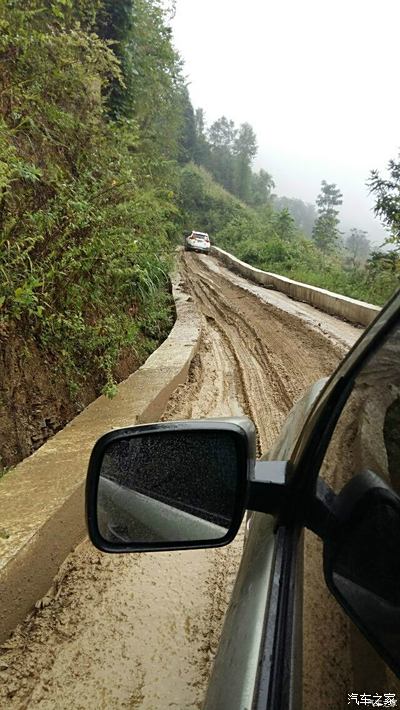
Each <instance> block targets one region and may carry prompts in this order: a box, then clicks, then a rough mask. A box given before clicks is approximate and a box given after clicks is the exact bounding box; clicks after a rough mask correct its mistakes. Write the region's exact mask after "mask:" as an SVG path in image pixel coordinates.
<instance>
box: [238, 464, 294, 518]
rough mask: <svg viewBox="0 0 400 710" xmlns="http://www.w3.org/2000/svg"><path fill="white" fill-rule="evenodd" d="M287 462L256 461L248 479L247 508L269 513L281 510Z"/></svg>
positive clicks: (286, 486)
mask: <svg viewBox="0 0 400 710" xmlns="http://www.w3.org/2000/svg"><path fill="white" fill-rule="evenodd" d="M288 464H289V462H288V461H256V464H255V467H254V469H253V471H252V473H251V475H250V478H249V481H248V496H247V503H246V508H247V509H248V510H253V511H257V512H259V513H269V514H271V515H275V514H279V513H281V512H282V510H283V508H284V507H285V503H286V500H287V494H288V484H287V482H286V479H287V467H288Z"/></svg>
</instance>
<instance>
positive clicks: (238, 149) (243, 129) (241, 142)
mask: <svg viewBox="0 0 400 710" xmlns="http://www.w3.org/2000/svg"><path fill="white" fill-rule="evenodd" d="M233 152H234V155H235V157H236V170H235V194H236V195H238V197H240V198H241V199H242V200H244V201H245V202H247V201H248V200H249V197H250V181H251V164H252V162H253V158H254V157H255V155H256V153H257V139H256V134H255V133H254V130H253V128H252V127H251V126H250V124H249V123H242V124H241V126H240V128H239V131H238V132H237V135H236V137H235V140H234V144H233Z"/></svg>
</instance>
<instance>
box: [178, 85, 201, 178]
mask: <svg viewBox="0 0 400 710" xmlns="http://www.w3.org/2000/svg"><path fill="white" fill-rule="evenodd" d="M181 107H182V108H181V111H182V118H183V120H182V127H181V131H180V137H179V153H178V160H179V162H180V163H182V164H184V163H188V162H189V161H191V160H195V159H196V155H197V134H196V122H195V116H194V111H193V106H192V103H191V101H190V98H189V92H188V89H187V87H186V86H183V87H182V90H181Z"/></svg>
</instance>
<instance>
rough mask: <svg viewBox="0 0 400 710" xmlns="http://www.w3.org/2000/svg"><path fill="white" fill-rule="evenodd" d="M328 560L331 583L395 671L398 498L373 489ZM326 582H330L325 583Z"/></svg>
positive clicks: (399, 651)
mask: <svg viewBox="0 0 400 710" xmlns="http://www.w3.org/2000/svg"><path fill="white" fill-rule="evenodd" d="M368 499H369V500H368V502H365V504H363V505H362V506H359V507H358V510H357V513H356V514H355V515H354V516H352V518H351V519H350V521H349V523H348V525H346V531H345V534H344V535H342V536H341V540H340V543H339V544H338V545H337V546H336V550H335V552H334V553H333V555H332V559H331V560H329V567H330V575H331V579H330V586H331V588H332V591H333V592H334V593H335V595H336V596H338V597H339V600H342V601H344V603H345V605H346V606H347V607H348V608H349V610H350V612H351V613H352V615H354V617H355V620H357V621H358V622H359V624H360V625H361V627H362V628H363V630H364V632H365V633H366V634H367V635H368V636H369V637H370V640H371V641H372V642H373V643H377V644H378V645H379V647H380V651H381V652H383V654H384V655H385V656H386V658H387V662H388V663H389V664H390V665H391V666H392V668H393V670H395V672H397V673H398V672H399V671H400V499H399V498H398V496H397V495H396V494H394V493H392V492H389V491H384V492H383V491H382V490H381V491H374V492H373V494H371V495H369V496H368ZM328 584H329V582H328Z"/></svg>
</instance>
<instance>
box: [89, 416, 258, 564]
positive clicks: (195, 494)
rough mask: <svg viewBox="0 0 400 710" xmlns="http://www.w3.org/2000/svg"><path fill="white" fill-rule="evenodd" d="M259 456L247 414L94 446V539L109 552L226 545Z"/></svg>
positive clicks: (147, 429)
mask: <svg viewBox="0 0 400 710" xmlns="http://www.w3.org/2000/svg"><path fill="white" fill-rule="evenodd" d="M255 452H256V438H255V429H254V425H253V423H252V422H251V421H250V420H249V419H247V417H240V418H239V417H238V418H231V419H224V420H222V419H220V420H210V419H208V420H198V421H186V422H164V423H160V424H149V425H143V426H136V427H131V428H126V429H119V430H116V431H113V432H110V433H108V434H105V435H104V436H103V437H101V439H99V441H98V442H97V443H96V445H95V447H94V449H93V452H92V455H91V458H90V463H89V471H88V477H87V486H86V512H87V521H88V529H89V535H90V538H91V540H92V542H93V543H94V544H95V545H96V547H98V548H99V549H101V550H103V551H105V552H139V551H149V550H163V549H169V550H171V549H180V548H195V547H215V546H219V545H224V544H227V543H228V542H230V541H231V540H232V539H233V538H234V536H235V535H236V533H237V531H238V529H239V527H240V524H241V521H242V518H243V514H244V510H245V504H246V491H247V481H248V479H249V478H251V475H252V470H253V469H254V464H255Z"/></svg>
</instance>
